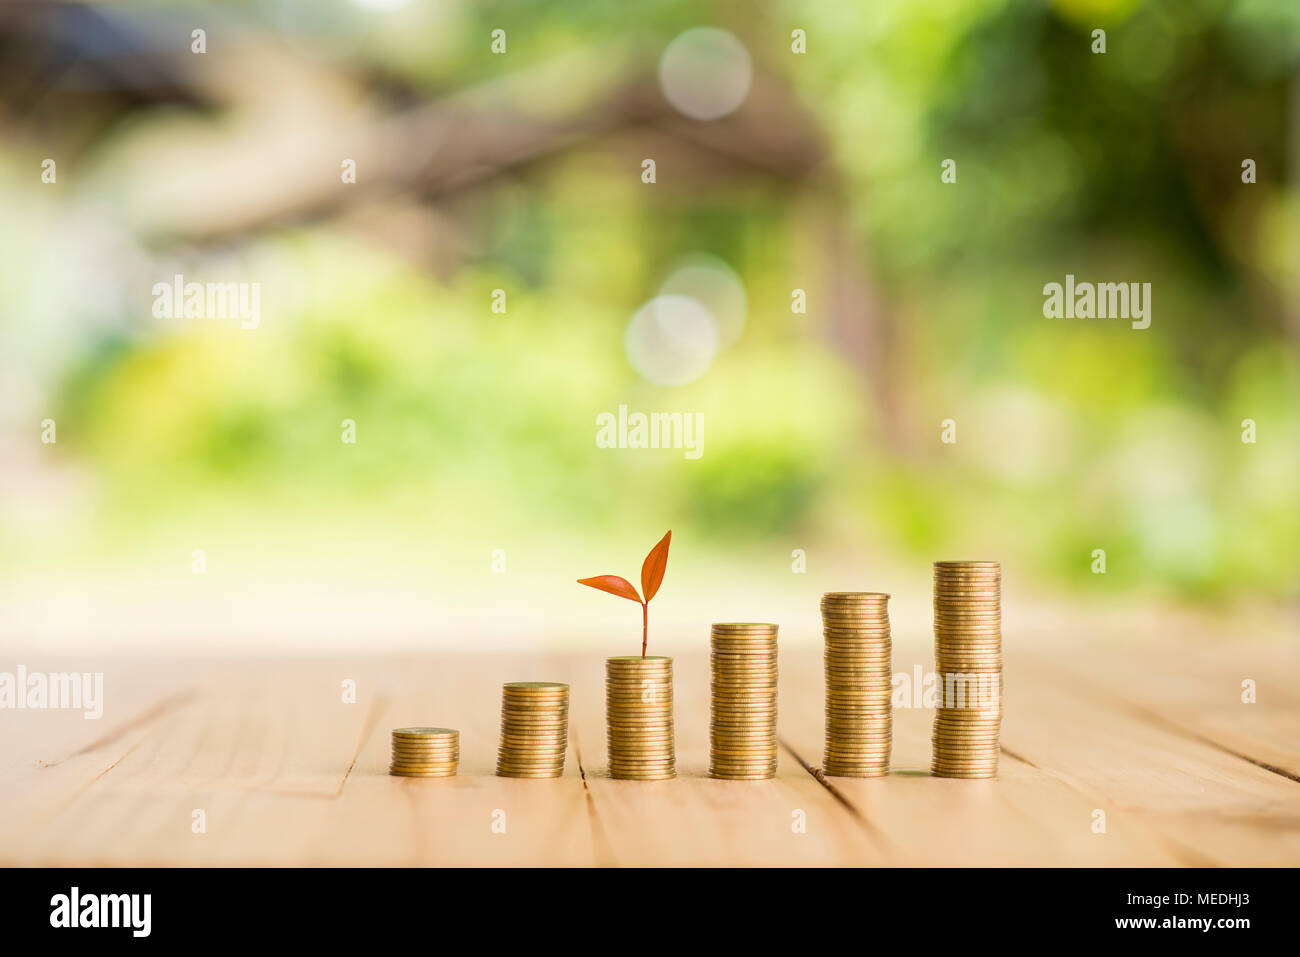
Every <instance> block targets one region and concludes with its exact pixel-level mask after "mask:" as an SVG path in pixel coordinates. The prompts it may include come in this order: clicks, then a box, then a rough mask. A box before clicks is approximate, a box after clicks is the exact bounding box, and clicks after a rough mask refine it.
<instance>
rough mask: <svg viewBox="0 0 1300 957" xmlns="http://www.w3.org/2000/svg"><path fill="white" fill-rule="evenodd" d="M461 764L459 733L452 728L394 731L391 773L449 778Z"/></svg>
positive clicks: (416, 776)
mask: <svg viewBox="0 0 1300 957" xmlns="http://www.w3.org/2000/svg"><path fill="white" fill-rule="evenodd" d="M459 763H460V732H459V731H455V730H453V729H451V728H394V729H393V763H392V764H390V765H389V766H388V773H389V774H396V775H397V776H398V777H404V778H450V777H454V776H455V774H456V766H457V765H458V764H459Z"/></svg>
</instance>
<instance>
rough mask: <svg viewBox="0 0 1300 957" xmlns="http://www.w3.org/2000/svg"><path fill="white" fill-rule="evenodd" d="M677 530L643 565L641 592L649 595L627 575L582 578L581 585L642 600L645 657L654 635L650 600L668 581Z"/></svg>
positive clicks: (620, 596) (637, 600) (661, 542)
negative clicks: (671, 544) (669, 548)
mask: <svg viewBox="0 0 1300 957" xmlns="http://www.w3.org/2000/svg"><path fill="white" fill-rule="evenodd" d="M672 537H673V533H672V531H671V530H669V532H668V534H666V535H665V536H664V537H663V538H661V539H659V544H658V545H656V546H655V547H654V548H652V549H650V554H649V555H647V556H646V557H645V561H644V562H643V563H642V565H641V591H642V592H644V593H645V598H642V597H641V596H640V595H639V594H637V590H636V587H635V586H634V585H633V584H632V583H631V582H630V581H628V580H627V579H626V578H620V577H619V576H617V575H597V576H596V577H595V578H579V579H578V584H579V585H587V586H590V587H591V588H599V589H600V590H601V591H607V592H609V593H610V594H611V595H617V596H618V597H619V598H626V599H628V600H629V601H635V602H639V603H640V605H641V657H642V658H644V657H645V649H646V641H647V639H648V638H649V634H650V599H651V598H653V597H654V596H655V595H656V594H658V593H659V586H660V585H661V584H662V583H663V580H664V571H665V570H666V569H667V568H668V543H669V542H670V541H671V540H672Z"/></svg>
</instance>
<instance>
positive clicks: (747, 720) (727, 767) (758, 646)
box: [709, 623, 776, 781]
mask: <svg viewBox="0 0 1300 957" xmlns="http://www.w3.org/2000/svg"><path fill="white" fill-rule="evenodd" d="M710 657H711V664H712V672H713V683H712V685H711V689H710V690H711V696H710V708H709V710H710V720H709V776H710V777H714V778H726V779H728V780H732V781H760V780H763V779H764V778H770V777H775V775H776V625H766V624H754V623H732V624H715V625H714V626H713V638H712V654H711V656H710Z"/></svg>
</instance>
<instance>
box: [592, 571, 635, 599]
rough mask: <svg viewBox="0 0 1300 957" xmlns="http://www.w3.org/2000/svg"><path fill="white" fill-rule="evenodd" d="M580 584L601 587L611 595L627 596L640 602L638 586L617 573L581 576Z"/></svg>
mask: <svg viewBox="0 0 1300 957" xmlns="http://www.w3.org/2000/svg"><path fill="white" fill-rule="evenodd" d="M578 584H579V585H588V586H590V587H591V588H599V589H600V590H601V591H607V592H609V593H610V594H611V595H617V596H618V597H619V598H626V599H628V600H629V601H634V602H637V603H638V604H640V602H641V596H640V595H638V594H637V593H636V588H634V587H633V585H632V583H631V582H630V581H628V580H627V579H626V578H619V577H618V576H617V575H597V576H596V577H595V578H579V579H578Z"/></svg>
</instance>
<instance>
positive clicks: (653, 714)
mask: <svg viewBox="0 0 1300 957" xmlns="http://www.w3.org/2000/svg"><path fill="white" fill-rule="evenodd" d="M605 727H606V734H607V744H608V747H609V776H610V777H612V778H626V779H629V780H633V781H664V780H667V779H668V778H675V777H676V776H677V759H676V756H675V754H674V750H673V748H674V744H673V659H671V658H663V657H659V656H655V655H651V656H649V657H642V656H640V655H628V656H626V657H615V658H606V659H605Z"/></svg>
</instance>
